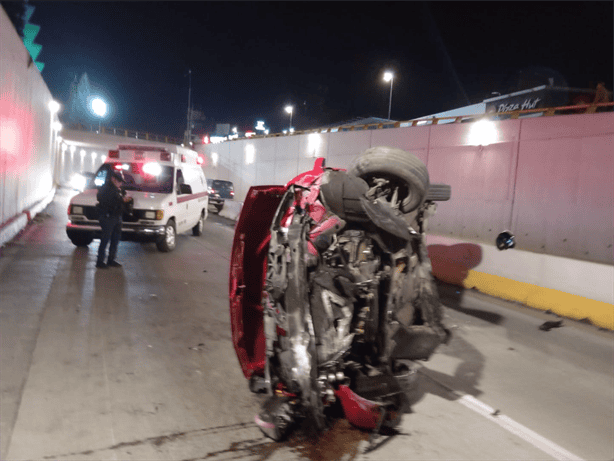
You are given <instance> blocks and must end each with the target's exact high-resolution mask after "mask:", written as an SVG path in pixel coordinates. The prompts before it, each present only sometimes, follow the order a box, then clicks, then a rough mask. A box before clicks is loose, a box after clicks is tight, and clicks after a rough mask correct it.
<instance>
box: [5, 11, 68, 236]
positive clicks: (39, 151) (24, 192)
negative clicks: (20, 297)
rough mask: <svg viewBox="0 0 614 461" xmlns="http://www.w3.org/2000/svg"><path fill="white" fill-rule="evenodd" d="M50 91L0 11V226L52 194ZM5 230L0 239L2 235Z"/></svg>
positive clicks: (18, 220)
mask: <svg viewBox="0 0 614 461" xmlns="http://www.w3.org/2000/svg"><path fill="white" fill-rule="evenodd" d="M51 100H52V97H51V93H50V92H49V89H48V88H47V85H46V84H45V82H44V80H43V78H42V77H41V75H40V72H39V71H38V69H37V67H36V65H34V63H33V62H32V60H31V58H30V55H29V53H28V51H27V50H26V48H25V46H24V45H23V42H22V41H21V38H20V37H19V35H18V34H17V31H16V30H15V28H14V27H13V24H12V23H11V21H10V19H9V18H8V16H7V15H6V12H5V11H4V9H2V8H0V140H1V142H0V228H2V229H5V228H11V229H12V228H13V227H15V226H17V224H18V223H21V221H22V220H23V217H22V212H24V211H27V210H29V209H31V208H32V207H33V206H34V205H35V204H37V203H39V202H41V201H42V200H44V199H45V198H46V197H48V196H49V195H50V194H51V193H52V192H53V190H54V173H55V163H56V151H55V149H54V146H55V147H57V136H56V133H55V132H54V130H53V129H52V127H53V123H54V122H55V121H57V115H55V114H53V113H52V112H51V111H50V109H49V102H50V101H51ZM7 232H8V231H7V230H6V229H5V230H4V232H3V235H8V234H7Z"/></svg>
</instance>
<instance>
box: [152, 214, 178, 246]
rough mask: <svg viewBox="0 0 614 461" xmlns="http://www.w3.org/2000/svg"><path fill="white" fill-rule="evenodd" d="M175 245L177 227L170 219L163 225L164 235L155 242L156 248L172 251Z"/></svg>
mask: <svg viewBox="0 0 614 461" xmlns="http://www.w3.org/2000/svg"><path fill="white" fill-rule="evenodd" d="M176 245H177V228H176V227H175V221H173V220H172V219H171V220H170V221H169V222H167V223H166V226H165V227H164V236H163V237H162V238H161V239H160V240H158V241H157V242H156V246H157V247H158V250H160V251H163V252H165V253H166V252H168V251H172V250H174V249H175V246H176Z"/></svg>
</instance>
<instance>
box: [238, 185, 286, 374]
mask: <svg viewBox="0 0 614 461" xmlns="http://www.w3.org/2000/svg"><path fill="white" fill-rule="evenodd" d="M285 192H286V187H285V186H254V187H251V188H250V189H249V191H248V193H247V196H246V197H245V202H244V204H243V208H242V210H241V214H240V216H239V219H238V221H237V224H236V227H235V235H234V240H233V245H232V254H231V260H230V280H229V287H228V290H229V298H230V322H231V328H232V342H233V345H234V347H235V351H236V353H237V358H238V359H239V363H240V364H241V369H242V370H243V374H244V375H245V377H246V378H248V379H249V378H250V377H251V376H252V375H253V374H254V373H256V374H258V375H263V374H264V364H265V337H264V324H263V315H262V312H263V310H262V305H261V301H262V292H263V287H264V282H265V279H266V268H267V253H268V249H269V239H270V227H271V222H272V220H273V216H274V215H275V211H277V207H278V205H279V202H280V201H281V199H282V197H283V195H284V193H285Z"/></svg>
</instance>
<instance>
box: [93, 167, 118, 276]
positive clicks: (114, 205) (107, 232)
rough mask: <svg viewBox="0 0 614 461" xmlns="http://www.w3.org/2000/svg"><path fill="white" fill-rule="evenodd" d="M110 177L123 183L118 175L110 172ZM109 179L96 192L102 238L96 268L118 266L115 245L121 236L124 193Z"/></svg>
mask: <svg viewBox="0 0 614 461" xmlns="http://www.w3.org/2000/svg"><path fill="white" fill-rule="evenodd" d="M111 177H114V178H115V179H118V180H119V181H121V182H123V178H122V176H121V174H120V173H118V172H115V171H114V172H112V173H111ZM111 177H109V178H107V181H106V182H105V183H104V185H103V186H102V187H101V188H100V190H98V194H97V195H96V198H97V199H98V209H99V213H100V214H99V221H100V227H102V236H101V237H100V246H99V247H98V261H97V262H96V267H100V268H104V267H107V265H108V266H120V264H119V263H118V262H117V261H115V255H116V254H117V245H118V243H119V239H120V237H121V234H122V213H123V210H124V199H123V197H124V195H125V192H124V191H122V190H121V189H120V188H118V187H117V186H116V185H115V184H113V181H111ZM109 240H110V241H111V245H110V246H109V258H108V260H107V264H105V262H104V259H105V253H106V250H107V244H108V243H109Z"/></svg>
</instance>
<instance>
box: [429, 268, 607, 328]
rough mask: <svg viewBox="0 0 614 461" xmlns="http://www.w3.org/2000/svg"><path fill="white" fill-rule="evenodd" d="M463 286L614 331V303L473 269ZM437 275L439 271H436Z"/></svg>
mask: <svg viewBox="0 0 614 461" xmlns="http://www.w3.org/2000/svg"><path fill="white" fill-rule="evenodd" d="M468 272H469V273H468V274H467V277H466V278H465V280H463V282H462V285H463V287H465V288H475V289H476V290H478V291H481V292H482V293H486V294H489V295H491V296H495V297H497V298H501V299H506V300H509V301H518V302H520V303H522V304H525V305H527V306H529V307H533V308H535V309H540V310H543V311H547V310H550V311H551V312H553V313H555V314H557V315H560V316H561V317H566V318H570V319H574V320H582V319H588V320H590V321H591V323H592V324H593V325H596V326H598V327H601V328H607V329H608V330H614V304H609V303H604V302H601V301H596V300H594V299H589V298H585V297H583V296H578V295H573V294H570V293H565V292H563V291H558V290H553V289H552V288H544V287H540V286H537V285H532V284H530V283H524V282H518V281H516V280H512V279H508V278H505V277H500V276H498V275H492V274H486V273H484V272H478V271H474V270H469V271H468ZM434 275H435V276H436V274H434Z"/></svg>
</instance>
